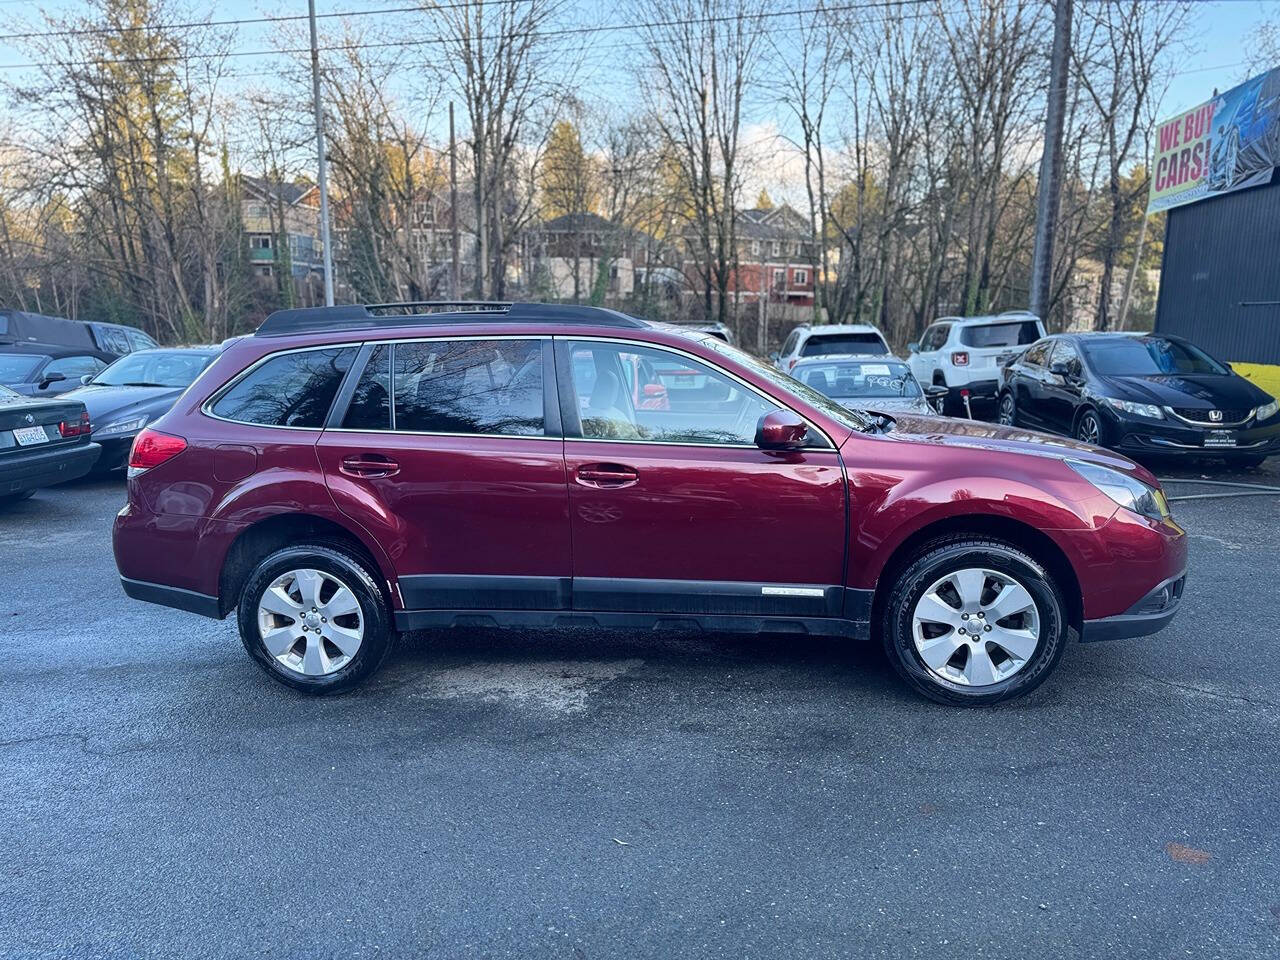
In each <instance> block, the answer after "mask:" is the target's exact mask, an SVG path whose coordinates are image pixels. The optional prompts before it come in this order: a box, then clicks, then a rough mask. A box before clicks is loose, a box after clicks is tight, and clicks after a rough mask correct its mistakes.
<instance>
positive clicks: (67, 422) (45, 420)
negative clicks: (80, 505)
mask: <svg viewBox="0 0 1280 960" xmlns="http://www.w3.org/2000/svg"><path fill="white" fill-rule="evenodd" d="M97 459H98V445H97V444H96V443H91V442H90V440H89V414H88V412H87V411H86V410H85V408H84V404H83V403H77V402H76V401H74V400H66V399H63V398H58V399H56V400H32V399H29V398H27V397H24V396H22V395H21V394H18V393H15V392H14V391H12V390H10V389H9V388H8V387H0V507H4V506H8V505H9V504H11V503H14V502H16V501H18V500H25V499H26V498H27V497H29V496H31V494H33V493H35V491H36V490H37V488H39V487H47V486H49V485H51V484H54V483H62V482H63V481H64V480H74V479H75V478H76V477H81V476H84V475H85V474H86V473H88V472H89V470H90V469H91V468H92V467H93V464H94V461H96V460H97Z"/></svg>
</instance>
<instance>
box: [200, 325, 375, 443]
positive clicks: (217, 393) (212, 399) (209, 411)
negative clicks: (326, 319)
mask: <svg viewBox="0 0 1280 960" xmlns="http://www.w3.org/2000/svg"><path fill="white" fill-rule="evenodd" d="M363 345H364V344H363V342H362V341H360V340H353V341H349V342H348V341H344V342H342V343H321V344H312V345H309V346H305V347H289V348H288V349H285V350H275V351H273V352H271V353H266V354H263V355H262V356H261V357H259V358H258V359H257V360H255V361H253V363H251V364H249V366H247V367H245V368H244V369H243V370H241V371H240V372H239V373H237V374H236V375H235V376H234V377H232V378H231V379H230V380H228V381H227V382H226V383H224V384H223V385H222V386H220V387H218V388H217V389H216V390H214V391H213V393H211V394H209V396H208V398H207V399H206V400H205V401H204V403H202V404H200V412H201V413H202V414H204V415H205V416H206V417H208V418H209V419H211V420H220V421H221V422H222V423H236V424H239V425H240V426H242V427H260V428H262V429H263V430H313V431H317V432H318V431H323V430H324V424H321V425H320V426H318V427H294V426H290V425H288V424H284V423H254V422H253V421H252V420H233V419H232V418H231V417H223V416H220V415H219V414H216V413H214V412H213V406H214V404H216V403H217V402H218V401H219V400H221V399H222V397H223V396H224V395H225V394H226V393H228V392H229V391H230V390H231V388H232V387H234V386H235V385H236V384H237V383H239V382H240V381H241V380H243V379H244V378H245V377H247V376H249V374H251V373H253V371H255V370H257V369H258V367H260V366H262V365H263V364H264V363H266V362H267V361H268V360H274V359H275V358H276V357H282V356H284V355H285V354H288V353H310V352H313V351H316V350H341V349H343V348H344V347H353V348H355V349H356V350H357V351H359V349H360V347H362V346H363ZM212 367H213V364H210V365H209V366H208V367H205V369H204V371H201V376H203V375H204V372H205V371H208V370H210V369H211V368H212ZM196 379H197V380H198V379H199V377H197V378H196ZM193 382H194V381H193ZM339 387H341V385H339Z"/></svg>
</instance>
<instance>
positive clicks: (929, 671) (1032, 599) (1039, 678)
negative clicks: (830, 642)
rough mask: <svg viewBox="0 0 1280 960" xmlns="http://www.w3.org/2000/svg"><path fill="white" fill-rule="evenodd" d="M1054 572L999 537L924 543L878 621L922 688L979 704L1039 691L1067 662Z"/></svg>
mask: <svg viewBox="0 0 1280 960" xmlns="http://www.w3.org/2000/svg"><path fill="white" fill-rule="evenodd" d="M1064 609H1065V607H1064V604H1063V600H1062V595H1061V592H1060V591H1059V588H1058V585H1057V583H1056V582H1055V580H1054V578H1053V576H1052V575H1051V574H1050V573H1049V571H1048V570H1047V569H1046V568H1045V567H1043V566H1042V565H1041V564H1039V563H1037V562H1036V561H1035V560H1034V559H1033V558H1032V557H1030V556H1028V555H1027V554H1026V553H1024V552H1023V551H1022V550H1019V549H1018V548H1016V547H1014V546H1011V545H1010V544H1007V543H1002V542H1000V541H998V540H987V539H976V538H969V537H958V538H951V539H948V540H940V541H935V542H934V543H932V544H927V545H926V546H925V547H924V548H922V549H921V551H920V552H919V553H917V554H916V555H915V557H914V559H913V560H912V561H911V562H910V563H909V564H908V565H907V567H906V568H905V569H904V570H903V571H902V573H901V574H900V575H899V576H898V578H897V580H896V582H895V583H894V584H893V587H892V589H891V592H890V594H889V597H888V600H887V601H886V603H885V605H884V612H883V619H882V622H881V629H882V636H883V641H884V647H885V652H886V653H887V654H888V656H889V659H890V661H891V662H892V663H893V665H894V667H895V669H896V670H897V671H898V673H899V674H900V675H901V676H902V677H903V679H904V680H906V681H907V683H908V684H909V685H910V686H911V687H912V688H913V689H915V690H916V691H917V692H919V693H922V694H923V695H924V696H926V697H928V698H930V699H931V700H936V701H938V702H939V703H946V704H952V705H982V704H990V703H996V702H998V701H1001V700H1009V699H1012V698H1014V697H1020V696H1022V695H1023V694H1025V693H1028V692H1030V691H1031V690H1034V689H1035V688H1036V687H1038V686H1039V685H1040V684H1041V683H1043V682H1044V680H1045V678H1046V677H1047V676H1048V675H1049V673H1050V671H1051V670H1052V669H1053V668H1054V667H1055V666H1056V665H1057V663H1058V661H1059V660H1060V659H1061V657H1062V651H1063V648H1064V645H1065V643H1066V636H1067V621H1066V617H1065V614H1064Z"/></svg>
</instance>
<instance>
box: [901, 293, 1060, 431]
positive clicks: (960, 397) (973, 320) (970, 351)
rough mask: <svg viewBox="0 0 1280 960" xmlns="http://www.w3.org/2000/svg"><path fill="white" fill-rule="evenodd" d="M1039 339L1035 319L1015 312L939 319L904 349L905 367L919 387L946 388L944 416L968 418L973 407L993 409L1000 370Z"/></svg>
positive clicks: (1039, 326)
mask: <svg viewBox="0 0 1280 960" xmlns="http://www.w3.org/2000/svg"><path fill="white" fill-rule="evenodd" d="M1044 333H1045V331H1044V324H1043V323H1041V322H1040V319H1039V318H1038V317H1037V316H1035V315H1034V314H1031V313H1025V312H1023V311H1018V310H1014V311H1010V312H1008V313H1001V314H998V315H996V316H986V317H943V318H942V319H940V320H938V321H937V322H936V323H933V324H931V325H930V326H929V327H928V328H926V329H925V331H924V334H923V335H922V336H921V337H920V341H919V342H918V343H910V344H907V350H908V351H910V354H911V355H910V358H909V361H908V362H909V363H910V364H911V372H912V373H914V374H915V375H916V379H917V380H919V381H920V382H921V383H926V384H936V385H938V386H940V387H946V388H947V396H946V400H945V402H944V404H943V411H944V412H946V413H950V414H962V413H969V412H971V408H972V407H973V406H975V405H980V404H986V405H990V404H992V403H994V401H995V399H996V395H997V394H998V393H999V390H1000V368H1001V367H1002V366H1004V364H1005V363H1007V362H1008V361H1009V360H1011V359H1012V358H1013V357H1014V356H1016V355H1017V354H1018V353H1019V352H1020V351H1021V350H1023V349H1024V348H1025V347H1026V346H1027V345H1028V344H1031V343H1034V342H1035V341H1036V340H1038V339H1040V338H1041V337H1043V336H1044ZM966 398H967V400H968V405H966V403H965V400H966ZM987 409H990V407H989V406H987Z"/></svg>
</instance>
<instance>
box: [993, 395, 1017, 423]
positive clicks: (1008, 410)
mask: <svg viewBox="0 0 1280 960" xmlns="http://www.w3.org/2000/svg"><path fill="white" fill-rule="evenodd" d="M996 421H997V422H998V423H1001V424H1003V425H1004V426H1006V427H1016V426H1017V425H1018V402H1017V401H1016V400H1015V399H1014V398H1013V393H1012V392H1011V391H1009V390H1006V391H1005V392H1004V393H1002V394H1000V402H999V405H998V406H997V408H996Z"/></svg>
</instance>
